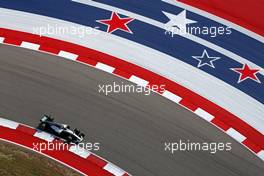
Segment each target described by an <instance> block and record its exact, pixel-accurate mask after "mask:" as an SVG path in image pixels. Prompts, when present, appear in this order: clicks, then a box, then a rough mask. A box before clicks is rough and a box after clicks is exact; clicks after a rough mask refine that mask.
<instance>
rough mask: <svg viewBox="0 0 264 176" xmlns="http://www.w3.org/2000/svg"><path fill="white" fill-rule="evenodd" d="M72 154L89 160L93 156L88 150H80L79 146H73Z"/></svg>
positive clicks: (71, 148)
mask: <svg viewBox="0 0 264 176" xmlns="http://www.w3.org/2000/svg"><path fill="white" fill-rule="evenodd" d="M69 151H70V152H72V153H75V154H76V155H78V156H80V157H82V158H87V157H88V156H90V155H91V152H89V151H88V150H85V149H84V148H80V146H78V145H73V146H71V147H70V149H69Z"/></svg>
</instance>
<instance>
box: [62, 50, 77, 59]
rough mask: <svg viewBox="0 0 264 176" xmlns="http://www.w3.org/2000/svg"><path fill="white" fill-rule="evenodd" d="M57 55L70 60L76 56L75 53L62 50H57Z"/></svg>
mask: <svg viewBox="0 0 264 176" xmlns="http://www.w3.org/2000/svg"><path fill="white" fill-rule="evenodd" d="M58 56H61V57H65V58H66V59H70V60H76V59H77V57H78V55H76V54H73V53H70V52H67V51H62V50H61V51H60V52H59V54H58Z"/></svg>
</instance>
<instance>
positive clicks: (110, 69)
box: [95, 62, 115, 73]
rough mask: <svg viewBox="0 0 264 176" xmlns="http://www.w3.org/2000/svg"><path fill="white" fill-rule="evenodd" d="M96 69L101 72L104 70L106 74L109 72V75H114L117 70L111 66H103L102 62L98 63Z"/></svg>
mask: <svg viewBox="0 0 264 176" xmlns="http://www.w3.org/2000/svg"><path fill="white" fill-rule="evenodd" d="M95 67H96V68H98V69H100V70H103V71H105V72H108V73H113V71H114V70H115V68H114V67H111V66H109V65H106V64H103V63H101V62H98V63H97V64H96V65H95Z"/></svg>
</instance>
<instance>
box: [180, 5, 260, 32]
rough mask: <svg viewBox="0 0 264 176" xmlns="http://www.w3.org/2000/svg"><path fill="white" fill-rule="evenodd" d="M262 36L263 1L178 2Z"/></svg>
mask: <svg viewBox="0 0 264 176" xmlns="http://www.w3.org/2000/svg"><path fill="white" fill-rule="evenodd" d="M178 1H181V2H183V3H185V4H188V5H191V6H194V7H197V8H199V9H202V10H204V11H207V12H209V13H212V14H214V15H216V16H219V17H221V18H224V19H226V20H228V21H231V22H233V23H236V24H238V25H240V26H243V27H244V28H247V29H249V30H251V31H253V32H255V33H257V34H260V35H262V36H264V20H263V19H264V13H263V9H264V1H263V0H229V1H221V0H210V1H209V0H199V1H198V0H195V1H194V0H178Z"/></svg>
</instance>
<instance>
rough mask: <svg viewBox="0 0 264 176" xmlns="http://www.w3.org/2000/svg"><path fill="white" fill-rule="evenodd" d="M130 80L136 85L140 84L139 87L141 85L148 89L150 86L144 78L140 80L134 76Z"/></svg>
mask: <svg viewBox="0 0 264 176" xmlns="http://www.w3.org/2000/svg"><path fill="white" fill-rule="evenodd" d="M128 80H129V81H131V82H133V83H135V84H138V85H140V86H142V87H146V86H147V85H148V83H149V82H148V81H146V80H144V79H142V78H139V77H137V76H134V75H132V76H131V77H130V78H129V79H128Z"/></svg>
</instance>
